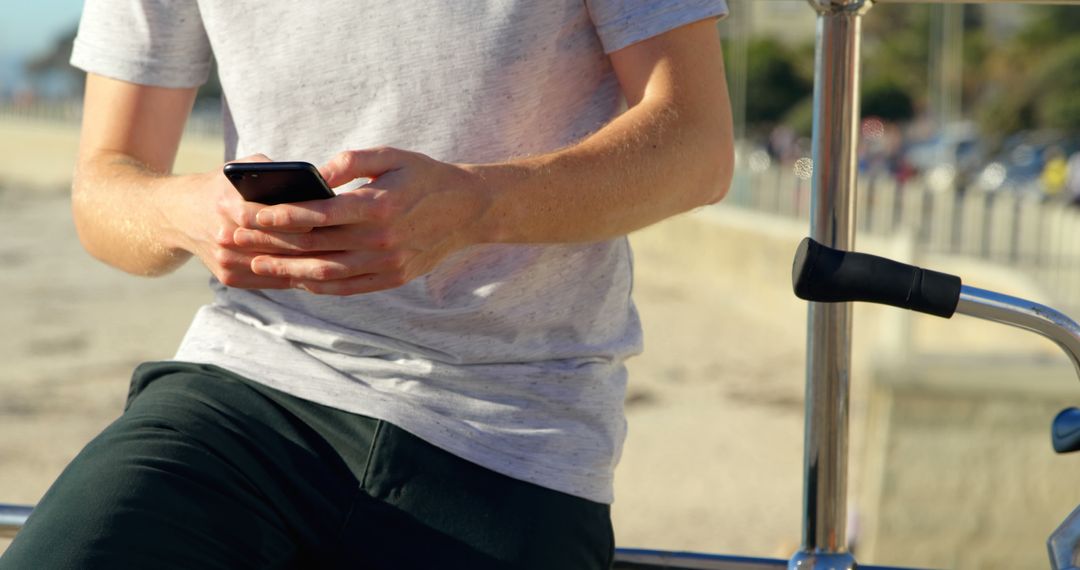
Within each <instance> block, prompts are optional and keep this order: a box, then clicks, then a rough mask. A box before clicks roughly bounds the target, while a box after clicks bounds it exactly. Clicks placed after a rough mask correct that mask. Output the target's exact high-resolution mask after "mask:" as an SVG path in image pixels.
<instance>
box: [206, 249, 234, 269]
mask: <svg viewBox="0 0 1080 570" xmlns="http://www.w3.org/2000/svg"><path fill="white" fill-rule="evenodd" d="M210 257H211V260H212V262H213V264H214V265H215V266H216V267H230V266H231V261H232V259H233V254H232V252H230V251H229V250H227V249H215V250H214V252H213V253H212V254H211V256H210Z"/></svg>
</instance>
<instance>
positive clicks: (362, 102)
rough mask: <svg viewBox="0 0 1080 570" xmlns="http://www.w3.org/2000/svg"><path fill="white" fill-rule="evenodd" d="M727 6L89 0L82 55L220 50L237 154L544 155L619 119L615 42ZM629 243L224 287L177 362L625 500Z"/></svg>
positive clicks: (648, 1)
mask: <svg viewBox="0 0 1080 570" xmlns="http://www.w3.org/2000/svg"><path fill="white" fill-rule="evenodd" d="M725 11H726V6H725V4H724V1H723V0H665V1H659V0H543V1H536V0H502V1H495V0H491V1H474V0H464V1H460V2H446V1H433V0H424V1H422V0H413V1H409V2H374V1H367V2H347V1H343V0H334V1H331V0H308V1H304V2H281V3H277V2H252V1H243V0H239V1H238V0H199V1H194V0H187V1H184V0H141V1H140V0H130V1H125V2H116V1H108V0H89V1H88V2H87V3H86V7H85V10H84V14H83V20H82V23H81V25H80V27H79V34H78V37H77V38H76V41H75V49H74V53H73V55H72V63H73V64H74V65H76V66H78V67H80V68H82V69H85V70H86V71H89V72H93V73H96V74H99V75H104V76H108V77H113V78H117V79H121V80H125V81H129V82H134V83H140V84H149V85H159V86H165V87H190V86H194V85H198V84H199V83H201V82H203V81H205V80H206V78H207V74H208V71H209V63H210V58H211V54H213V56H214V57H215V58H216V60H217V64H218V72H219V75H220V79H221V85H222V88H223V90H224V93H225V98H226V99H227V102H228V105H227V112H226V114H225V132H226V157H225V158H226V159H231V158H233V157H236V156H245V155H248V154H253V153H257V152H260V153H263V154H266V155H267V156H269V157H271V158H272V159H274V160H303V161H308V162H313V163H316V164H318V163H321V162H324V161H325V160H327V159H329V158H330V157H331V156H333V155H334V154H336V153H337V152H339V151H342V150H347V149H359V148H366V147H372V146H378V145H389V146H395V147H399V148H404V149H407V150H413V151H418V152H422V153H424V154H426V155H428V156H431V157H433V158H436V159H439V160H443V161H449V162H471V163H485V162H496V161H504V160H507V159H511V158H514V157H521V156H527V155H532V154H537V153H543V152H549V151H552V150H555V149H558V148H561V147H564V146H567V145H570V144H573V143H574V142H576V141H579V140H581V139H583V138H584V137H586V136H587V135H589V134H591V133H593V132H595V131H596V130H598V129H599V128H600V127H601V126H603V125H604V124H606V123H607V122H609V121H610V120H611V119H612V118H613V117H615V116H616V115H617V113H618V112H619V109H620V107H621V105H622V97H621V93H620V90H619V85H618V81H617V80H616V77H615V75H614V72H613V70H612V67H611V64H610V61H609V59H608V58H607V56H606V55H605V54H606V53H608V52H612V51H615V50H618V49H620V48H623V47H626V46H628V45H630V44H633V43H635V42H638V41H641V40H644V39H647V38H649V37H652V36H655V35H658V34H660V33H663V32H665V31H668V30H670V29H673V28H676V27H678V26H681V25H684V24H688V23H690V22H694V21H698V20H702V19H706V18H714V17H717V16H721V15H723V14H724V13H725ZM631 284H632V266H631V256H630V251H629V247H628V244H627V241H626V239H625V238H620V239H614V240H608V241H602V242H596V243H582V244H571V245H479V246H474V247H470V248H468V249H465V250H463V251H460V252H457V253H455V254H453V255H451V256H450V257H448V258H447V259H445V260H444V261H443V262H442V263H441V264H440V265H439V266H438V267H436V268H435V269H434V270H433V271H432V272H431V273H430V274H428V275H426V276H423V277H421V278H418V279H416V280H414V281H412V282H410V283H408V284H406V285H405V286H402V287H400V288H397V289H393V290H389V291H383V292H378V293H370V294H364V295H355V296H351V297H332V296H317V295H312V294H309V293H306V292H302V291H277V290H244V289H233V288H228V287H224V286H222V285H221V284H220V283H218V282H217V281H216V280H212V282H211V286H212V287H213V289H214V291H215V294H216V297H215V301H214V302H213V304H211V305H208V306H205V307H203V308H202V309H200V310H199V312H198V313H197V314H196V316H195V320H194V322H193V323H192V325H191V328H190V330H189V331H188V334H187V336H186V337H185V339H184V341H183V343H182V345H181V347H180V349H179V351H178V353H177V355H176V358H177V359H178V360H184V361H190V362H202V363H209V364H216V365H219V366H222V367H224V368H227V369H229V370H232V371H234V372H236V373H239V374H241V375H244V376H246V377H248V378H250V379H252V380H254V381H257V382H260V383H263V384H266V385H268V386H270V387H272V388H276V389H278V390H282V391H284V392H287V393H291V394H293V395H296V396H298V397H301V398H305V399H308V400H312V401H315V402H318V403H320V404H324V405H327V406H332V407H335V408H338V409H342V410H347V411H351V412H356V413H360V414H364V415H368V416H373V417H376V418H380V419H383V420H386V421H389V422H391V423H394V424H397V425H399V426H400V427H402V428H404V429H406V430H408V431H410V432H412V433H414V434H415V435H417V436H419V437H421V438H423V439H425V440H427V441H429V442H431V443H433V444H435V445H437V446H439V447H441V448H443V449H446V450H448V451H450V452H452V453H454V454H457V455H459V456H461V457H463V458H465V459H468V460H470V461H473V462H475V463H478V464H480V465H483V466H485V467H487V468H489V469H492V470H494V471H497V472H500V473H504V474H506V475H509V476H512V477H515V478H518V479H522V480H525V481H530V482H533V483H536V484H539V485H543V486H545V487H548V488H551V489H555V490H558V491H562V492H565V493H569V494H572V495H576V496H580V497H584V498H586V499H590V500H593V501H597V502H611V501H612V474H613V471H614V468H615V465H616V463H617V462H618V459H619V455H620V452H621V449H622V443H623V439H624V437H625V432H626V428H625V419H624V416H623V398H624V391H625V384H626V371H625V368H624V366H623V361H624V360H625V359H626V358H627V357H629V356H631V355H633V354H636V353H638V352H640V349H641V330H640V326H639V323H638V317H637V313H636V311H635V309H634V306H633V303H632V302H631V300H630V289H631Z"/></svg>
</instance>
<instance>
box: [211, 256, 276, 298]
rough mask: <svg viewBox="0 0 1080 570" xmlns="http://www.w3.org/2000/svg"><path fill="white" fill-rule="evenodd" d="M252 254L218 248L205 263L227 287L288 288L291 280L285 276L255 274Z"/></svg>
mask: <svg viewBox="0 0 1080 570" xmlns="http://www.w3.org/2000/svg"><path fill="white" fill-rule="evenodd" d="M253 257H254V256H252V255H247V254H244V253H240V252H236V251H231V250H227V249H220V250H218V251H217V252H216V253H215V254H214V256H213V259H212V260H211V261H209V262H208V263H207V264H206V265H207V267H209V268H210V270H211V273H213V274H214V277H216V278H217V280H218V281H220V282H221V284H222V285H225V286H227V287H235V288H239V289H289V288H292V287H293V285H294V284H293V282H292V281H291V280H289V279H287V278H280V277H269V276H265V275H255V274H254V273H252V271H251V259H252V258H253Z"/></svg>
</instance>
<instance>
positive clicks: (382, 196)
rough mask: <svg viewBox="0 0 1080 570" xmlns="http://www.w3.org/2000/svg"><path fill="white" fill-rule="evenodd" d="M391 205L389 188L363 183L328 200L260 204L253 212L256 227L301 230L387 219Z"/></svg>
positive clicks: (391, 208)
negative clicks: (256, 210) (255, 211)
mask: <svg viewBox="0 0 1080 570" xmlns="http://www.w3.org/2000/svg"><path fill="white" fill-rule="evenodd" d="M393 207H394V205H393V197H392V196H390V193H389V192H387V191H386V190H382V189H379V188H376V187H374V186H365V187H363V188H357V189H356V190H353V191H351V192H345V193H342V194H339V195H337V196H336V197H334V198H332V199H329V200H312V201H310V202H296V203H292V204H278V205H276V206H263V207H262V209H260V210H259V211H258V212H257V213H256V215H255V222H256V224H257V226H256V227H262V228H268V229H273V230H274V231H289V232H301V231H307V230H310V229H311V228H319V227H328V226H341V225H347V224H359V223H364V222H372V221H382V220H386V219H387V218H388V217H389V216H390V215H391V212H392V210H393Z"/></svg>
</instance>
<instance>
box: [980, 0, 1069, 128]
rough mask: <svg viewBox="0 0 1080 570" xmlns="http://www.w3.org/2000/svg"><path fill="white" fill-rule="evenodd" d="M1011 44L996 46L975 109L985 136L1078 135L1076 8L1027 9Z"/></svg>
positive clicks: (986, 69)
mask: <svg viewBox="0 0 1080 570" xmlns="http://www.w3.org/2000/svg"><path fill="white" fill-rule="evenodd" d="M1029 10H1030V11H1031V12H1030V14H1031V18H1030V20H1028V22H1027V23H1026V24H1025V25H1024V26H1023V28H1022V29H1021V30H1020V32H1019V33H1018V34H1017V35H1016V37H1015V39H1014V40H1013V41H1011V42H1009V43H1008V44H1005V45H999V46H996V49H995V50H994V51H993V52H991V53H990V55H989V56H988V61H987V65H986V67H985V70H984V71H985V77H986V80H985V82H984V86H985V90H984V93H983V97H982V98H981V99H980V101H979V103H978V111H979V112H978V117H979V121H980V124H981V126H982V128H983V130H984V131H986V132H991V133H1002V134H1008V133H1012V132H1016V131H1020V130H1027V129H1044V128H1053V129H1065V130H1080V75H1078V73H1077V70H1080V7H1076V6H1032V7H1031V8H1029Z"/></svg>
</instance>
